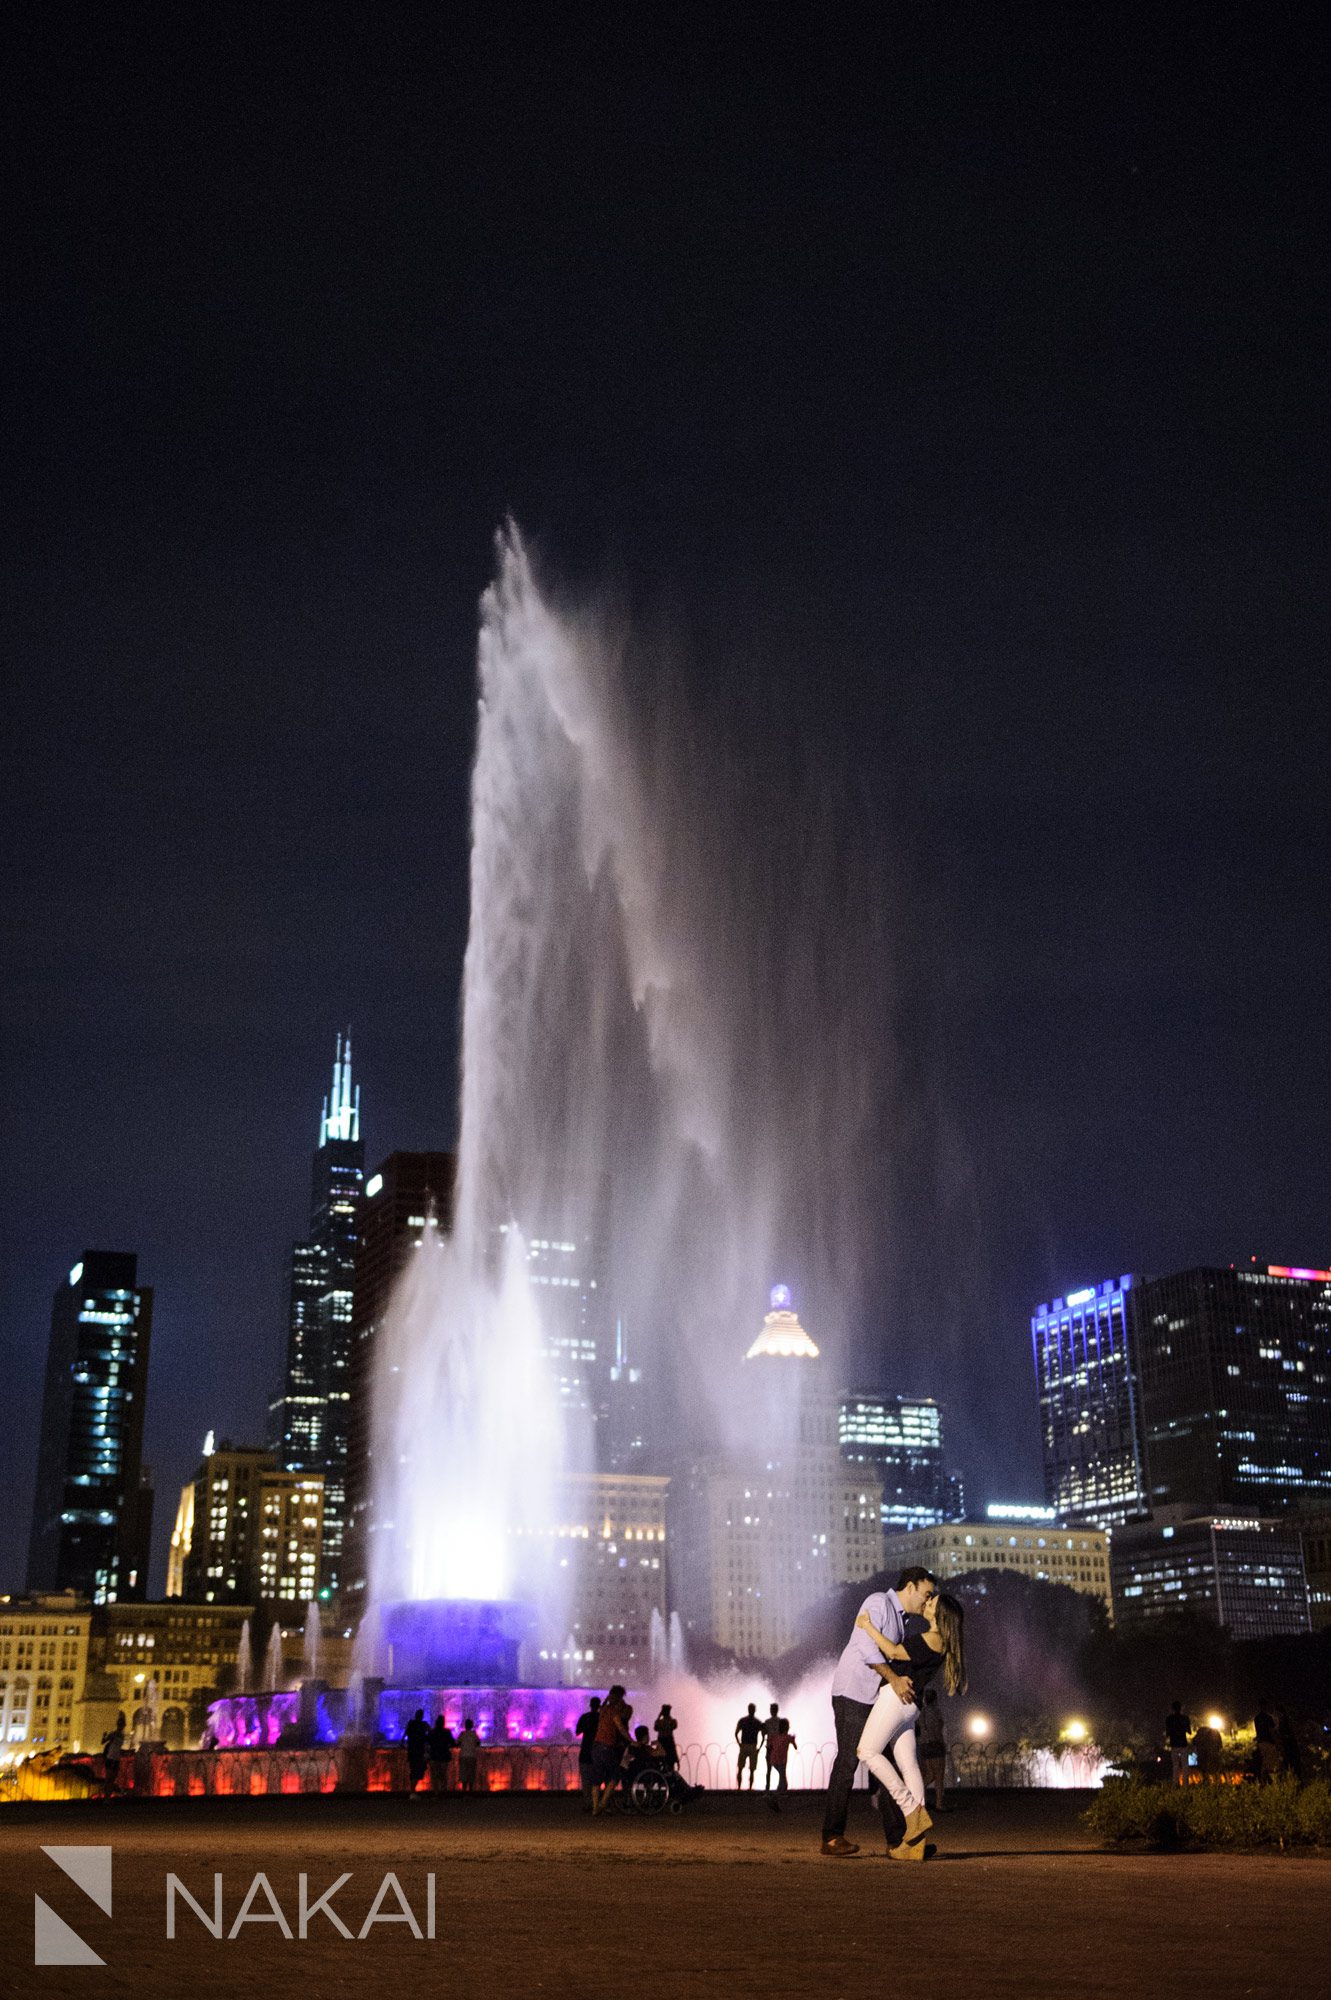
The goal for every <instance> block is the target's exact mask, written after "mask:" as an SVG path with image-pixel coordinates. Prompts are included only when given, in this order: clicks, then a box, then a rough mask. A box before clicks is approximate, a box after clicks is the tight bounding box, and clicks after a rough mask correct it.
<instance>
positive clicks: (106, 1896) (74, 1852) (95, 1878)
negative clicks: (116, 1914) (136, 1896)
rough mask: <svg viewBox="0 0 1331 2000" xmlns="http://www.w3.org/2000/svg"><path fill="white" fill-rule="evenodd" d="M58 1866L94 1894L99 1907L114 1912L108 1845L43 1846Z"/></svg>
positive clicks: (93, 1898) (93, 1896)
mask: <svg viewBox="0 0 1331 2000" xmlns="http://www.w3.org/2000/svg"><path fill="white" fill-rule="evenodd" d="M42 1853H43V1854H49V1855H50V1857H51V1859H52V1861H54V1863H55V1865H56V1867H57V1868H63V1869H64V1871H65V1873H66V1875H68V1877H69V1879H70V1881H71V1882H77V1883H78V1885H79V1887H80V1889H82V1891H83V1893H84V1895H85V1896H91V1898H92V1900H93V1902H94V1903H96V1905H97V1907H98V1909H99V1910H104V1911H105V1913H106V1915H107V1916H108V1917H109V1916H110V1914H111V1850H110V1848H109V1847H44V1848H43V1849H42Z"/></svg>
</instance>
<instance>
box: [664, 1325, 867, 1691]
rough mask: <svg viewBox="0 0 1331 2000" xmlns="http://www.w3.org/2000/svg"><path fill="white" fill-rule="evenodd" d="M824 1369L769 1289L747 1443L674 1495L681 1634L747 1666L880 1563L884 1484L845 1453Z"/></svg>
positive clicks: (752, 1365)
mask: <svg viewBox="0 0 1331 2000" xmlns="http://www.w3.org/2000/svg"><path fill="white" fill-rule="evenodd" d="M822 1368H823V1363H822V1361H821V1357H820V1355H819V1350H818V1347H817V1345H816V1343H815V1342H814V1341H813V1339H812V1338H811V1336H810V1335H809V1334H808V1333H807V1332H806V1330H805V1329H804V1327H803V1326H802V1325H801V1324H800V1321H799V1318H798V1315H797V1314H796V1312H795V1311H794V1310H793V1307H792V1303H791V1298H790V1293H789V1291H788V1289H787V1288H786V1287H785V1286H784V1285H778V1286H776V1287H774V1289H773V1292H772V1309H771V1311H770V1312H769V1313H768V1314H767V1316H766V1318H765V1320H764V1321H763V1325H762V1329H761V1331H760V1332H759V1334H758V1336H757V1338H756V1339H755V1340H754V1342H753V1344H752V1346H751V1347H750V1348H749V1350H748V1352H747V1354H746V1357H745V1374H746V1407H747V1408H748V1409H749V1411H750V1416H751V1420H752V1425H753V1438H752V1442H751V1443H750V1444H749V1445H747V1446H746V1447H745V1448H744V1449H743V1450H741V1451H739V1452H735V1453H728V1454H725V1455H720V1454H718V1455H716V1456H714V1457H712V1458H709V1459H705V1460H700V1461H697V1462H695V1463H693V1464H692V1465H690V1466H688V1467H687V1468H686V1469H685V1471H684V1473H683V1475H682V1477H681V1478H680V1480H679V1481H678V1482H677V1490H676V1492H675V1494H674V1495H673V1508H672V1513H673V1519H672V1524H671V1533H672V1544H677V1545H678V1546H677V1548H676V1551H675V1552H676V1555H677V1561H675V1562H673V1563H672V1578H673V1583H672V1591H673V1594H674V1597H675V1602H676V1606H677V1608H678V1609H679V1610H680V1613H681V1617H682V1619H683V1622H684V1625H685V1628H686V1630H692V1631H697V1632H700V1633H702V1634H703V1635H704V1636H706V1637H708V1638H710V1639H712V1640H713V1641H715V1643H716V1644H717V1645H720V1646H724V1647H726V1648H727V1649H728V1650H729V1651H731V1652H733V1653H735V1654H736V1655H737V1656H739V1657H741V1658H744V1659H755V1660H756V1659H773V1658H775V1657H776V1656H777V1655H779V1654H781V1653H783V1652H785V1651H787V1649H788V1648H789V1647H791V1646H793V1645H794V1644H795V1643H796V1641H797V1640H798V1638H799V1637H800V1635H801V1631H802V1628H803V1621H804V1619H805V1617H806V1615H807V1613H808V1612H809V1611H810V1610H811V1609H812V1608H813V1606H814V1605H815V1604H816V1603H817V1602H818V1601H819V1599H821V1598H823V1597H825V1596H826V1595H827V1594H828V1593H829V1592H830V1591H832V1590H833V1589H834V1588H835V1587H836V1586H837V1585H838V1584H841V1583H850V1582H858V1581H860V1580H862V1579H863V1578H866V1577H870V1576H873V1575H874V1574H875V1573H876V1572H877V1571H878V1570H879V1569H881V1567H882V1558H883V1531H882V1519H881V1514H882V1483H881V1480H880V1478H879V1475H878V1471H877V1469H876V1467H874V1466H871V1465H853V1464H848V1463H847V1461H846V1460H845V1459H844V1458H843V1457H842V1454H841V1449H840V1446H839V1443H838V1437H837V1425H838V1409H839V1401H838V1398H837V1397H836V1396H835V1395H834V1394H831V1393H829V1392H828V1390H827V1389H826V1388H825V1387H824V1385H823V1383H822V1379H821V1377H822ZM750 1371H752V1373H750ZM749 1391H751V1393H748V1392H749ZM791 1413H794V1414H795V1422H794V1424H793V1426H792V1425H791V1424H790V1421H789V1420H790V1416H791Z"/></svg>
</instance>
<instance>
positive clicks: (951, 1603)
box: [934, 1590, 966, 1694]
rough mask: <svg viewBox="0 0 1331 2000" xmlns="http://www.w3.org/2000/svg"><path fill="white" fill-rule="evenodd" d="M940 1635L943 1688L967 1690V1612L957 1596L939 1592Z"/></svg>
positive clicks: (936, 1617) (957, 1691)
mask: <svg viewBox="0 0 1331 2000" xmlns="http://www.w3.org/2000/svg"><path fill="white" fill-rule="evenodd" d="M934 1615H935V1622H936V1624H937V1626H938V1636H939V1638H940V1639H941V1640H942V1642H943V1688H944V1690H945V1692H946V1693H948V1694H965V1692H966V1643H965V1624H966V1613H965V1610H964V1608H963V1607H962V1606H961V1605H960V1604H959V1603H958V1602H957V1600H956V1598H955V1597H949V1596H948V1595H947V1594H946V1592H945V1591H941V1590H940V1591H939V1593H938V1609H937V1611H936V1612H935V1614H934Z"/></svg>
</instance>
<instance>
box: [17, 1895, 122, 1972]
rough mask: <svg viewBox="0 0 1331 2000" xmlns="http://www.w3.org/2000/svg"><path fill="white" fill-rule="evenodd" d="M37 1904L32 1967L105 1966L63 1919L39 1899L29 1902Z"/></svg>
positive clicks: (102, 1959)
mask: <svg viewBox="0 0 1331 2000" xmlns="http://www.w3.org/2000/svg"><path fill="white" fill-rule="evenodd" d="M33 1900H34V1901H35V1903H36V1905H37V1913H36V1919H37V1920H36V1938H35V1940H34V1944H33V1955H32V1962H33V1964H34V1965H105V1964H106V1960H105V1959H104V1958H98V1956H97V1954H96V1952H95V1951H94V1950H93V1948H92V1946H91V1945H90V1944H85V1943H84V1942H83V1939H82V1938H81V1937H80V1936H79V1934H78V1932H77V1931H72V1930H71V1929H70V1928H69V1925H68V1924H67V1923H66V1922H65V1920H64V1918H63V1917H58V1916H57V1915H56V1913H55V1911H54V1910H53V1909H52V1908H51V1906H50V1904H49V1903H44V1902H43V1901H42V1899H41V1897H40V1896H37V1897H34V1899H33Z"/></svg>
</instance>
